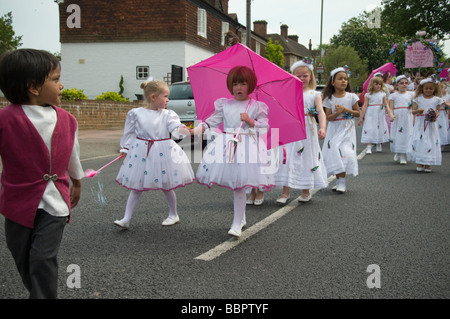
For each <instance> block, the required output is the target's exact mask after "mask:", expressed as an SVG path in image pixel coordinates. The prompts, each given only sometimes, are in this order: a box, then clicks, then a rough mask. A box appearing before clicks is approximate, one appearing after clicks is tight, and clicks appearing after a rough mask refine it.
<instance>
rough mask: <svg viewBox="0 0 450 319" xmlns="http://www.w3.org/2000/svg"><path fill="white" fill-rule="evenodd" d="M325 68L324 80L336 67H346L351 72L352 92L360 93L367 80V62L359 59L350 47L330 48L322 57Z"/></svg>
mask: <svg viewBox="0 0 450 319" xmlns="http://www.w3.org/2000/svg"><path fill="white" fill-rule="evenodd" d="M322 61H323V65H324V67H325V73H324V76H325V78H328V77H329V76H330V72H331V71H332V70H333V69H335V68H338V67H344V66H345V65H347V66H348V70H349V71H350V72H351V75H350V77H349V79H350V85H351V87H352V89H353V90H355V91H356V90H358V91H360V90H361V89H362V85H363V84H364V81H365V80H366V79H367V76H368V72H367V61H365V60H363V59H361V58H360V57H359V55H358V53H357V52H356V50H355V49H354V48H352V47H350V46H339V47H330V48H329V49H328V50H327V51H326V52H325V55H324V56H323V59H322Z"/></svg>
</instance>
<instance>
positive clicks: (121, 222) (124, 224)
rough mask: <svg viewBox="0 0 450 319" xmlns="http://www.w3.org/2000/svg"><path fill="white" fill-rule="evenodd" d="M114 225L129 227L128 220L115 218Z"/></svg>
mask: <svg viewBox="0 0 450 319" xmlns="http://www.w3.org/2000/svg"><path fill="white" fill-rule="evenodd" d="M114 225H116V226H119V227H120V228H123V229H128V227H130V222H128V223H124V222H123V221H121V220H115V221H114Z"/></svg>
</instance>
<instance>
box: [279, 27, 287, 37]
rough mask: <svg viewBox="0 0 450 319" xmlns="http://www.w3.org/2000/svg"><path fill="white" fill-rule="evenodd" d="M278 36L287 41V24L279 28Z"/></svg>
mask: <svg viewBox="0 0 450 319" xmlns="http://www.w3.org/2000/svg"><path fill="white" fill-rule="evenodd" d="M280 34H281V36H282V37H283V38H285V39H287V37H288V26H287V24H282V25H281V26H280Z"/></svg>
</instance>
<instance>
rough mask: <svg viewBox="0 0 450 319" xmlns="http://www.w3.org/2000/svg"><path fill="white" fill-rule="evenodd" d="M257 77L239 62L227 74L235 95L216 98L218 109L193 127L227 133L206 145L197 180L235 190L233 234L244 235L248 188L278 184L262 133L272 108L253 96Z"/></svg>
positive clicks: (193, 131) (267, 124) (236, 235)
mask: <svg viewBox="0 0 450 319" xmlns="http://www.w3.org/2000/svg"><path fill="white" fill-rule="evenodd" d="M256 83H257V78H256V74H255V72H254V71H253V70H251V69H250V68H248V67H246V66H235V67H233V68H232V69H231V70H230V71H229V72H228V75H227V83H226V85H227V88H228V91H229V92H230V93H231V94H232V95H233V98H230V99H227V98H219V99H217V100H216V101H215V103H214V106H215V111H214V113H213V114H212V115H211V116H210V117H209V118H207V119H206V121H205V122H203V123H201V124H200V125H199V126H197V127H196V128H194V129H192V130H191V134H200V133H203V132H204V131H205V129H209V128H211V129H212V128H219V126H220V125H221V124H223V129H224V131H223V133H222V134H220V135H218V136H217V137H216V138H215V139H214V140H213V141H212V142H210V143H209V144H208V146H207V148H206V149H205V152H204V155H203V158H202V162H201V163H200V165H199V167H198V170H197V181H198V182H199V183H200V184H203V185H206V186H208V187H211V186H212V185H218V186H221V187H226V188H230V189H232V190H233V194H234V217H233V223H232V225H231V228H230V230H229V232H228V234H229V235H231V236H235V237H240V236H241V230H242V227H243V226H245V224H246V219H245V208H246V207H245V206H246V189H248V188H263V189H265V190H270V189H271V188H272V187H273V186H274V182H273V175H272V174H266V172H265V171H264V167H263V166H264V164H265V163H267V162H268V158H267V147H266V144H265V143H264V140H263V139H262V138H261V137H260V136H259V135H258V133H260V132H259V131H260V130H264V132H266V130H267V129H268V128H269V122H268V119H267V116H268V113H269V109H268V107H267V105H266V104H265V103H264V102H260V101H256V100H254V99H252V98H250V97H249V94H251V93H252V92H253V90H254V89H255V87H256Z"/></svg>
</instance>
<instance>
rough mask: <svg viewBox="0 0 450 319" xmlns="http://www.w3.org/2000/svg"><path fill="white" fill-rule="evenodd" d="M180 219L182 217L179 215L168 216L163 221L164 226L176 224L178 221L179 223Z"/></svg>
mask: <svg viewBox="0 0 450 319" xmlns="http://www.w3.org/2000/svg"><path fill="white" fill-rule="evenodd" d="M179 221H180V217H178V215H177V216H176V217H167V218H166V219H165V220H164V221H163V222H162V225H163V226H171V225H175V224H176V223H178V222H179Z"/></svg>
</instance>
